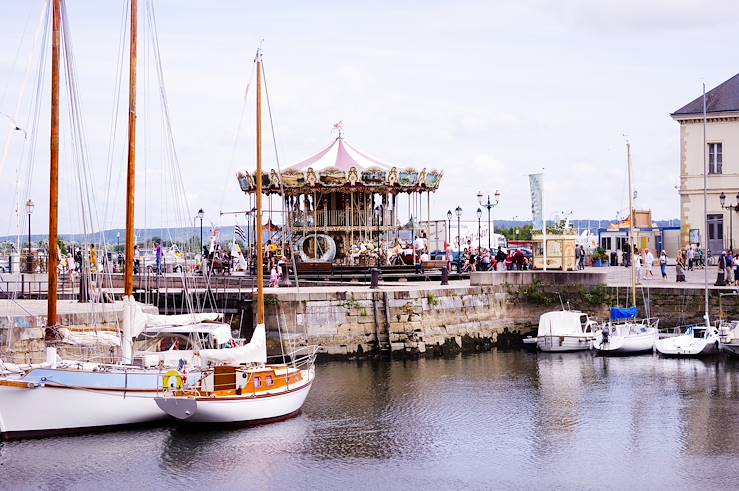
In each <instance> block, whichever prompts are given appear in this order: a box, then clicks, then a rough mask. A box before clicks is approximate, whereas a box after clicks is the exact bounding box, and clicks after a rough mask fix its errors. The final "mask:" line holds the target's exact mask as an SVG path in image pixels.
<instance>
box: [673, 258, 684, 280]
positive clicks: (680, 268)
mask: <svg viewBox="0 0 739 491" xmlns="http://www.w3.org/2000/svg"><path fill="white" fill-rule="evenodd" d="M675 281H676V282H677V283H681V282H683V281H685V259H684V256H683V253H682V252H678V253H677V257H676V258H675Z"/></svg>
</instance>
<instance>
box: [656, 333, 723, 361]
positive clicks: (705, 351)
mask: <svg viewBox="0 0 739 491" xmlns="http://www.w3.org/2000/svg"><path fill="white" fill-rule="evenodd" d="M718 345H719V342H718V338H717V337H715V336H710V337H708V338H705V339H704V338H693V337H691V336H686V335H681V336H674V337H671V338H663V339H658V340H657V342H656V343H655V348H656V349H657V351H658V352H659V353H660V354H661V355H663V356H675V357H701V356H711V355H716V354H718V352H719V346H718Z"/></svg>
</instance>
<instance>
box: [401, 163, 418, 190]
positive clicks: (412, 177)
mask: <svg viewBox="0 0 739 491" xmlns="http://www.w3.org/2000/svg"><path fill="white" fill-rule="evenodd" d="M398 182H399V183H400V185H401V186H402V187H413V186H415V185H416V184H417V183H418V171H417V170H416V169H414V168H412V167H408V168H407V169H403V170H402V171H400V173H399V176H398Z"/></svg>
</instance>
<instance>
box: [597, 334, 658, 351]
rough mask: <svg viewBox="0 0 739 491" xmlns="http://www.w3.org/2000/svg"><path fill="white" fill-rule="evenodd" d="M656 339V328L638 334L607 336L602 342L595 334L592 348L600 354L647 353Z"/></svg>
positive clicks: (652, 348) (652, 347) (651, 349)
mask: <svg viewBox="0 0 739 491" xmlns="http://www.w3.org/2000/svg"><path fill="white" fill-rule="evenodd" d="M656 341H657V330H656V329H655V330H653V331H652V332H645V333H639V334H626V335H624V336H618V335H617V336H614V335H611V336H609V337H608V342H606V343H604V342H603V340H602V338H601V337H600V336H596V338H595V339H594V340H593V349H595V350H596V351H597V352H598V353H601V354H613V355H626V354H630V355H633V354H638V353H649V352H651V351H653V350H654V343H655V342H656Z"/></svg>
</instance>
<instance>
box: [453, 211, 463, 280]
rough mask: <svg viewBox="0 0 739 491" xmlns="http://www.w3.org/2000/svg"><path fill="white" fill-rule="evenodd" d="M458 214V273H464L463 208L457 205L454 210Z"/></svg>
mask: <svg viewBox="0 0 739 491" xmlns="http://www.w3.org/2000/svg"><path fill="white" fill-rule="evenodd" d="M454 212H455V213H456V214H457V254H458V256H457V273H461V272H462V232H461V230H462V207H461V206H459V205H457V208H456V209H455V210H454Z"/></svg>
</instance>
